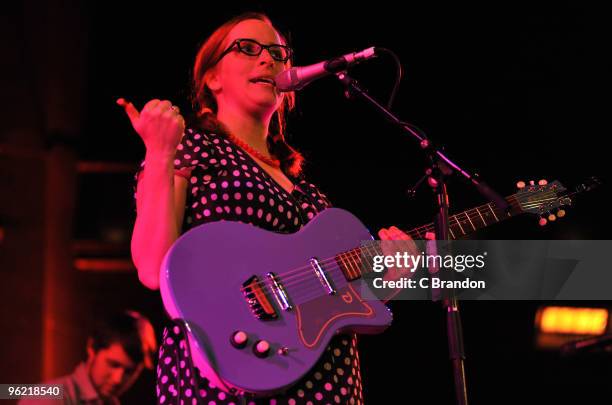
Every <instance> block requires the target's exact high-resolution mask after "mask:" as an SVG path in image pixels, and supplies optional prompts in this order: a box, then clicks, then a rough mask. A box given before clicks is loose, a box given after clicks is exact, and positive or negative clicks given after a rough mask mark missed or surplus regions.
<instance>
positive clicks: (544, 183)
mask: <svg viewBox="0 0 612 405" xmlns="http://www.w3.org/2000/svg"><path fill="white" fill-rule="evenodd" d="M547 184H548V181H547V180H544V179H542V180H540V181H538V185H539V186H545V185H547Z"/></svg>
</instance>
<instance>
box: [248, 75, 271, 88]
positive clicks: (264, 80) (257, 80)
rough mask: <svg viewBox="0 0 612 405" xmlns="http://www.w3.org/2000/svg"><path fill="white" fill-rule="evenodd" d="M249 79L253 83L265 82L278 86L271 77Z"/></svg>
mask: <svg viewBox="0 0 612 405" xmlns="http://www.w3.org/2000/svg"><path fill="white" fill-rule="evenodd" d="M249 81H250V82H251V83H258V84H265V85H269V86H272V87H276V82H275V81H274V79H271V78H269V77H255V78H253V79H251V80H249Z"/></svg>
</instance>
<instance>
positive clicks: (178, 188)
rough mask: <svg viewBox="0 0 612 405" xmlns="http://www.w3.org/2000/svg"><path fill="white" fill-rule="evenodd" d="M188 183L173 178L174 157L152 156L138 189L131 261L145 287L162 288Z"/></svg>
mask: <svg viewBox="0 0 612 405" xmlns="http://www.w3.org/2000/svg"><path fill="white" fill-rule="evenodd" d="M187 184H188V183H187V180H186V179H185V178H184V177H181V176H175V175H174V166H173V158H170V159H167V158H164V157H156V156H150V155H149V154H147V157H146V158H145V169H144V171H143V172H142V173H141V175H140V176H139V180H138V185H137V189H136V210H137V215H136V222H135V223H134V230H133V232H132V245H131V248H132V260H133V261H134V265H135V266H136V268H137V269H138V278H139V280H140V282H141V283H142V284H144V285H145V286H146V287H147V288H150V289H152V290H157V289H159V270H160V266H161V263H162V260H163V259H164V256H165V254H166V252H167V251H168V249H169V248H170V246H172V244H173V243H174V241H176V239H177V238H178V236H179V235H180V231H181V225H182V223H183V215H184V210H185V199H186V195H187Z"/></svg>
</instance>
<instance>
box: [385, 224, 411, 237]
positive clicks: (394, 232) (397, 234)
mask: <svg viewBox="0 0 612 405" xmlns="http://www.w3.org/2000/svg"><path fill="white" fill-rule="evenodd" d="M389 231H390V232H391V234H392V235H393V237H394V238H395V239H400V240H411V239H412V238H411V237H410V236H408V235H407V234H406V233H405V232H403V231H402V230H400V229H399V228H397V227H396V226H392V227H391V228H389Z"/></svg>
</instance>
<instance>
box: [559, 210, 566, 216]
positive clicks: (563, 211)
mask: <svg viewBox="0 0 612 405" xmlns="http://www.w3.org/2000/svg"><path fill="white" fill-rule="evenodd" d="M564 216H565V210H559V211H557V217H558V218H563V217H564Z"/></svg>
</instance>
